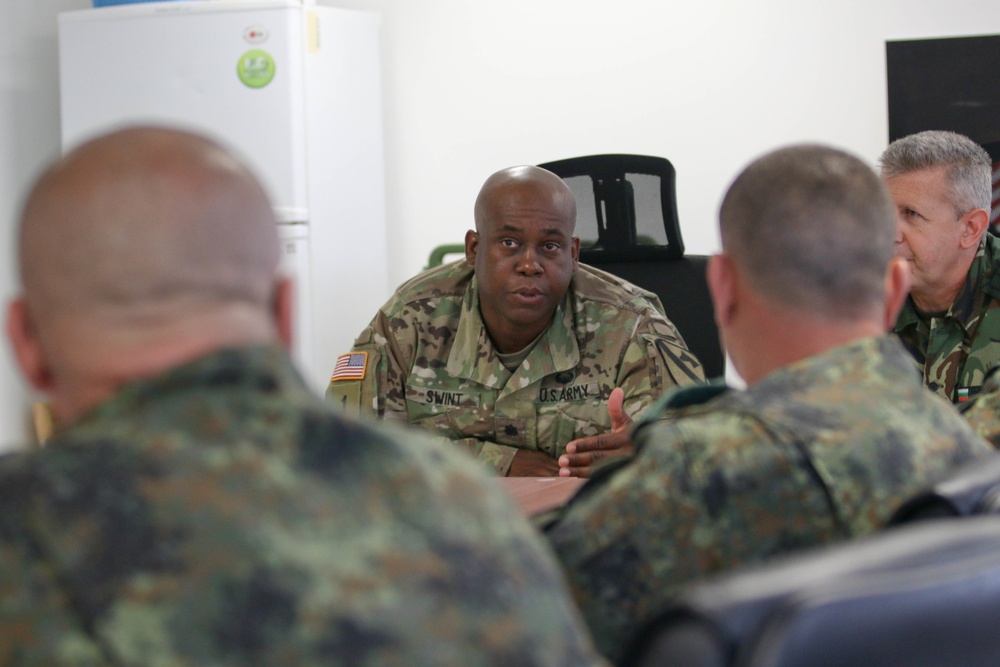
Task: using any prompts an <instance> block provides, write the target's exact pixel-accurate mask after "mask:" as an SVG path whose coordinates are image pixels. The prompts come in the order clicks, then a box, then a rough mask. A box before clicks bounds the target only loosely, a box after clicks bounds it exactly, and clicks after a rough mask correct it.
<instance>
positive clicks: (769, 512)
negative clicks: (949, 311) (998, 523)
mask: <svg viewBox="0 0 1000 667" xmlns="http://www.w3.org/2000/svg"><path fill="white" fill-rule="evenodd" d="M912 369H913V367H912V362H911V360H910V359H909V357H908V356H907V355H906V352H905V351H904V350H903V349H902V347H901V346H900V345H899V343H898V341H896V340H895V338H891V337H883V338H870V339H863V340H860V341H855V342H853V343H850V344H848V345H845V346H842V347H839V348H835V349H833V350H830V351H828V352H826V353H824V354H822V355H818V356H815V357H812V358H810V359H806V360H804V361H801V362H798V363H797V364H793V365H791V366H788V367H785V368H783V369H779V370H777V371H775V372H773V373H771V374H770V375H769V376H767V377H766V378H764V379H763V380H761V381H760V382H758V383H756V384H754V385H752V386H751V387H750V388H749V389H748V390H746V391H732V390H726V389H725V388H724V387H722V386H721V385H718V386H702V387H692V388H688V389H682V390H679V391H678V392H676V393H674V394H672V395H668V396H666V397H665V400H664V401H661V403H660V404H657V405H654V406H653V407H651V408H650V409H649V410H648V411H647V413H646V414H645V415H644V416H643V417H642V419H641V420H640V422H639V423H638V425H637V427H636V430H635V432H634V434H633V437H634V441H635V443H636V454H635V456H634V457H633V458H632V459H631V460H628V461H624V462H621V463H619V464H618V465H616V464H613V463H612V464H609V465H608V466H607V467H605V468H603V469H601V470H599V471H598V473H597V474H596V475H595V476H594V477H593V478H592V479H591V480H590V481H589V482H588V483H587V484H585V485H584V486H583V487H582V488H581V490H580V491H579V492H578V493H577V495H576V496H574V497H573V498H572V499H571V500H570V501H569V503H568V504H567V505H566V506H564V507H563V508H562V510H561V512H560V513H559V514H558V515H557V516H556V518H555V519H554V521H553V522H552V523H550V524H549V525H548V526H547V527H546V529H547V535H548V537H549V540H550V542H551V544H552V545H553V547H555V550H556V554H557V556H558V557H559V559H560V560H561V561H562V564H563V569H564V570H565V572H566V573H567V575H568V577H569V580H570V587H571V589H572V591H573V593H574V595H575V596H576V598H577V602H578V603H579V605H580V607H581V609H582V611H583V613H584V617H585V618H586V619H587V622H588V623H589V625H590V628H591V631H592V633H593V635H594V639H595V641H596V643H597V645H598V648H599V649H600V650H601V651H602V652H603V653H604V654H605V655H606V656H607V657H609V658H612V659H617V658H620V657H621V652H622V650H623V649H624V645H625V642H627V641H628V639H629V637H630V633H631V631H632V630H634V629H635V628H636V627H637V625H638V624H641V623H643V622H644V621H646V620H648V619H649V617H651V616H652V615H653V614H655V613H656V611H658V610H659V609H660V608H661V607H662V606H663V605H664V604H665V603H666V602H667V601H668V600H669V598H670V596H671V595H673V594H675V593H676V592H677V590H678V587H679V585H680V584H682V583H684V582H687V581H690V580H694V579H697V578H700V577H703V576H705V575H708V574H710V573H714V572H718V571H723V570H728V569H731V568H735V567H737V566H739V565H742V564H746V563H752V562H754V561H759V560H762V559H764V558H767V557H768V556H772V555H774V554H778V553H782V552H786V551H789V550H792V549H796V548H800V547H805V546H809V545H815V544H819V543H824V542H830V541H833V540H839V539H843V538H847V537H850V536H855V535H861V534H864V533H869V532H871V531H874V530H876V529H878V528H879V527H880V526H882V525H883V523H884V522H885V521H886V520H887V519H888V518H889V516H890V515H891V514H892V512H893V510H894V509H895V508H896V507H897V506H898V505H899V504H900V503H901V502H902V501H904V500H905V499H906V498H908V497H909V496H910V495H911V494H914V493H916V492H918V491H919V490H921V489H923V488H925V487H926V486H928V485H929V484H931V483H933V482H935V481H937V480H938V479H939V478H941V477H942V476H944V475H945V474H946V473H947V472H949V471H950V470H951V469H952V468H954V467H956V466H957V465H958V464H960V463H963V462H965V461H967V460H970V459H972V458H973V457H977V456H983V455H986V454H987V453H988V452H990V451H991V450H990V448H989V446H988V445H987V444H986V443H985V442H983V441H982V440H981V439H980V438H978V437H977V436H976V435H975V434H974V433H973V432H972V430H971V429H970V428H969V426H968V424H966V423H965V421H964V420H963V419H962V418H961V417H960V416H959V414H958V413H957V412H956V411H955V410H954V409H952V407H951V406H950V405H948V404H947V403H946V402H945V401H942V400H941V399H940V398H938V397H936V396H934V395H933V394H931V393H930V392H928V391H927V390H926V389H925V388H924V387H922V386H921V384H920V382H919V380H918V379H917V376H916V375H915V374H914V373H913V370H912Z"/></svg>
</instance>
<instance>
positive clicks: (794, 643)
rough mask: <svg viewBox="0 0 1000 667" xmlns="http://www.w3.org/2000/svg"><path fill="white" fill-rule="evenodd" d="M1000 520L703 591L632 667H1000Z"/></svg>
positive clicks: (903, 532)
mask: <svg viewBox="0 0 1000 667" xmlns="http://www.w3.org/2000/svg"><path fill="white" fill-rule="evenodd" d="M998 624H1000V517H992V516H990V517H976V518H973V519H968V520H966V521H933V522H930V521H929V522H925V523H919V524H914V525H912V526H906V527H901V528H899V529H898V530H894V531H888V532H885V533H880V534H878V535H875V536H871V537H869V538H866V539H863V540H859V541H856V542H850V543H845V544H840V545H836V546H833V547H827V548H825V549H819V550H811V551H809V552H808V553H801V554H800V555H798V556H794V557H792V558H787V559H782V560H780V561H774V562H772V563H771V564H768V565H765V566H762V567H758V568H754V569H752V570H746V571H741V572H738V573H735V574H732V575H729V576H728V577H724V578H721V579H717V580H715V581H712V582H709V583H703V584H700V585H695V586H693V587H692V588H691V589H689V590H688V591H687V592H686V593H685V594H683V595H682V596H681V597H680V598H679V599H678V600H677V602H676V603H675V604H674V605H672V606H671V607H670V608H669V609H666V610H665V611H664V612H663V614H662V615H660V616H658V617H657V618H656V619H655V620H654V621H653V622H651V623H650V624H649V625H648V626H647V627H645V628H643V630H642V631H641V632H640V633H639V634H638V636H637V637H636V640H635V641H634V642H633V644H632V646H631V648H630V651H629V655H628V658H627V659H626V661H625V663H624V664H627V665H632V666H633V667H648V666H651V665H670V666H671V667H801V666H803V665H808V666H809V667H834V666H836V667H846V666H854V665H879V667H904V666H905V667H951V666H953V665H962V666H963V667H993V666H995V665H1000V639H998V638H997V630H996V628H997V627H998Z"/></svg>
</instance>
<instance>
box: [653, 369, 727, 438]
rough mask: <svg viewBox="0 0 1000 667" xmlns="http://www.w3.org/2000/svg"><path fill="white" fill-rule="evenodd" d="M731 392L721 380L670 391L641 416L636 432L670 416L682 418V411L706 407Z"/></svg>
mask: <svg viewBox="0 0 1000 667" xmlns="http://www.w3.org/2000/svg"><path fill="white" fill-rule="evenodd" d="M729 391H730V388H729V387H728V386H727V385H726V383H725V381H724V380H723V379H721V378H719V379H714V380H710V381H708V382H705V383H703V384H696V385H687V386H684V387H677V388H676V389H673V390H671V391H668V392H667V393H665V394H664V395H663V396H661V397H660V398H659V399H657V400H656V402H654V403H653V404H652V405H650V406H649V407H648V408H647V409H646V410H644V411H643V412H642V414H641V415H639V418H638V419H637V420H636V423H635V426H634V429H635V430H634V432H638V431H639V430H640V429H642V428H645V427H647V426H649V425H650V424H653V423H655V422H658V421H661V420H663V419H665V418H667V416H668V415H669V416H670V417H675V416H680V414H681V411H685V410H690V409H692V408H700V407H702V406H705V405H706V404H707V403H709V402H710V401H712V400H714V399H715V398H717V397H719V396H722V395H723V394H725V393H727V392H729Z"/></svg>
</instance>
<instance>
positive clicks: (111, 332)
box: [51, 305, 280, 424]
mask: <svg viewBox="0 0 1000 667" xmlns="http://www.w3.org/2000/svg"><path fill="white" fill-rule="evenodd" d="M91 324H92V322H90V321H87V322H84V323H80V324H79V325H78V326H75V327H73V328H72V331H73V332H74V336H73V337H72V341H73V345H72V348H71V349H68V350H63V351H61V352H60V353H59V358H58V359H57V360H54V363H53V364H52V366H53V372H54V376H55V377H56V380H57V381H56V383H55V386H54V387H53V390H52V392H51V394H52V401H53V407H54V409H55V411H56V415H57V417H58V419H59V420H60V422H61V423H63V424H68V423H71V422H73V421H75V420H76V419H78V418H79V417H81V416H82V415H83V414H85V413H86V412H88V411H90V410H91V409H93V408H94V407H96V406H97V405H98V404H100V403H102V402H103V401H105V400H107V399H108V398H110V397H111V396H112V395H114V394H115V393H116V392H117V391H118V390H119V389H120V388H121V387H123V386H125V385H127V384H130V383H132V382H136V381H140V380H143V379H147V378H151V377H155V376H157V375H160V374H162V373H164V372H167V371H169V370H170V369H172V368H175V367H177V366H181V365H184V364H186V363H190V362H192V361H194V360H196V359H199V358H201V357H204V356H208V355H209V354H212V353H214V352H216V351H219V350H222V349H226V348H243V347H251V346H255V345H265V344H276V343H279V342H280V341H279V336H278V335H277V332H276V327H275V324H274V322H273V320H271V319H270V317H269V316H268V315H267V314H266V313H264V312H263V311H261V310H260V309H257V308H254V307H250V306H247V307H243V306H239V305H237V306H224V307H216V308H215V309H214V310H212V311H195V312H193V313H192V314H191V316H188V317H183V318H174V319H172V320H170V321H169V322H157V323H156V325H155V326H151V327H143V326H125V325H124V323H122V324H121V325H120V326H116V327H108V326H106V323H98V324H97V325H96V326H91Z"/></svg>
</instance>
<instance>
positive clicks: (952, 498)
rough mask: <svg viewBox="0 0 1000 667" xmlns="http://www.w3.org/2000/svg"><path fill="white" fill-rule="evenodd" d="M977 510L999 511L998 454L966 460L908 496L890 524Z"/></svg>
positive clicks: (974, 512)
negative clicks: (945, 474) (958, 467)
mask: <svg viewBox="0 0 1000 667" xmlns="http://www.w3.org/2000/svg"><path fill="white" fill-rule="evenodd" d="M976 514H1000V454H996V455H994V456H990V457H988V458H987V459H985V460H980V461H975V462H973V463H972V464H968V465H966V466H964V467H962V468H960V469H959V470H958V471H956V472H955V473H953V474H952V475H950V476H949V477H947V478H946V479H944V480H943V481H941V482H939V483H938V484H935V485H934V486H932V487H931V488H929V489H927V490H926V491H923V492H921V493H919V494H917V495H916V496H914V497H913V498H911V499H909V500H908V501H906V502H905V503H903V504H902V505H901V506H900V507H899V509H898V510H896V511H895V513H894V514H893V515H892V518H890V519H889V525H892V526H895V525H900V524H904V523H910V522H911V521H920V520H923V519H935V518H942V517H965V516H973V515H976Z"/></svg>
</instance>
